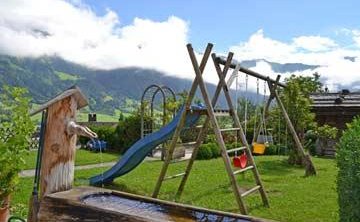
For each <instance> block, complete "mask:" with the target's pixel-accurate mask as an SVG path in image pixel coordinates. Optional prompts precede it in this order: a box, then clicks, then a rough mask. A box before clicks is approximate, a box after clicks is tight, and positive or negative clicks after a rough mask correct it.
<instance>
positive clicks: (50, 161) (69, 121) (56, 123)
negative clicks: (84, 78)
mask: <svg viewBox="0 0 360 222" xmlns="http://www.w3.org/2000/svg"><path fill="white" fill-rule="evenodd" d="M87 104H88V102H87V100H86V98H85V96H84V95H83V94H82V92H81V91H80V89H79V88H78V87H76V86H74V87H72V88H70V89H68V90H66V91H64V92H63V93H61V94H59V95H58V96H56V97H55V98H53V99H51V100H50V101H48V102H47V103H45V104H43V105H42V106H40V107H39V108H38V109H37V110H35V111H33V112H32V113H31V115H34V114H36V113H39V112H41V111H43V110H47V116H48V117H47V122H46V131H45V136H44V149H43V154H42V159H41V171H40V198H39V199H40V202H41V200H42V198H43V197H44V196H45V195H48V194H52V193H56V192H60V191H66V190H69V189H71V187H72V184H73V180H74V168H75V164H74V161H75V152H76V140H77V135H82V136H86V137H89V138H96V137H97V135H96V133H94V132H92V131H91V130H90V129H89V128H87V127H83V126H80V125H78V124H76V113H77V110H78V109H80V108H83V107H84V106H86V105H87Z"/></svg>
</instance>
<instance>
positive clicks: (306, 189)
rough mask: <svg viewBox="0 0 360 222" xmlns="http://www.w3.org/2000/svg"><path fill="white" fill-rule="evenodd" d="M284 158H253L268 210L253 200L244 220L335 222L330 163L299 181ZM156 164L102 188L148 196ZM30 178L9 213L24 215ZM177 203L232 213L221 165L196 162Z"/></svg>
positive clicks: (164, 194)
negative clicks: (268, 201) (265, 195)
mask: <svg viewBox="0 0 360 222" xmlns="http://www.w3.org/2000/svg"><path fill="white" fill-rule="evenodd" d="M285 160H286V157H281V156H262V157H256V162H257V164H258V168H259V171H260V173H261V176H262V179H263V182H264V185H265V188H266V190H267V193H268V195H269V200H270V206H271V207H270V208H266V207H263V206H262V205H261V200H260V198H259V195H252V196H250V197H248V198H247V199H246V203H247V205H248V206H249V209H250V215H253V216H257V217H263V218H270V219H274V220H279V221H338V219H339V218H338V204H337V193H336V183H335V180H336V174H337V168H336V164H335V161H334V160H331V159H320V158H314V163H315V165H316V167H317V170H318V175H317V176H315V177H308V178H305V177H303V175H304V170H303V169H302V168H299V167H294V166H289V165H288V164H287V163H286V161H285ZM161 164H162V163H161V162H160V161H156V162H144V163H143V164H141V165H140V166H139V167H138V168H136V169H135V170H134V171H132V172H131V173H129V174H127V175H125V176H123V177H121V178H118V179H116V180H115V181H114V184H112V185H111V186H108V188H113V189H117V190H123V191H127V192H131V193H136V194H141V195H146V196H150V195H151V193H152V191H153V188H154V186H155V182H156V179H157V177H158V175H159V172H160V168H161ZM184 164H185V163H177V164H173V165H171V167H170V172H169V175H170V174H175V173H179V172H182V171H183V168H184V166H185V165H184ZM103 170H104V169H99V168H98V169H91V170H81V171H76V173H75V174H76V175H75V185H86V184H88V178H89V177H91V176H93V175H96V174H98V173H101V171H103ZM251 178H252V176H251V175H250V173H248V174H246V175H245V177H242V176H239V177H238V179H239V181H240V184H242V185H243V186H249V185H250V184H252V183H251V182H252V181H251ZM31 183H32V179H31V178H26V179H21V183H20V184H21V187H20V189H19V192H16V193H15V194H14V196H13V205H14V207H15V213H17V214H21V215H24V214H26V212H27V210H26V206H27V202H28V197H29V195H30V193H31ZM178 184H179V179H174V180H170V181H167V182H165V183H164V186H163V187H162V189H161V192H160V194H161V195H160V198H161V199H167V200H172V198H173V195H174V193H175V191H176V188H177V186H178ZM180 202H183V203H187V204H193V205H196V206H201V207H207V208H211V209H218V210H224V211H230V212H238V209H237V205H236V202H235V199H234V195H233V193H232V191H231V188H230V184H229V180H228V177H227V175H226V172H225V170H224V164H223V162H222V159H213V160H203V161H196V162H195V164H194V168H193V171H192V173H191V175H190V177H189V181H188V183H187V186H186V187H185V191H184V193H183V196H182V198H181V200H180Z"/></svg>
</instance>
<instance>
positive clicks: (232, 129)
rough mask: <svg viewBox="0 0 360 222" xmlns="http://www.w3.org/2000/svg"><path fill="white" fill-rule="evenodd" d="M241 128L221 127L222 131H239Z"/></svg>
mask: <svg viewBox="0 0 360 222" xmlns="http://www.w3.org/2000/svg"><path fill="white" fill-rule="evenodd" d="M238 130H240V128H227V129H220V131H221V132H227V131H238Z"/></svg>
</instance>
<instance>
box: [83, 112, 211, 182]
mask: <svg viewBox="0 0 360 222" xmlns="http://www.w3.org/2000/svg"><path fill="white" fill-rule="evenodd" d="M191 108H192V109H193V110H196V109H203V108H204V107H202V106H192V107H191ZM183 111H184V109H183V108H181V109H180V111H179V112H178V113H177V115H176V116H175V117H174V119H173V120H172V121H171V122H170V123H169V124H167V125H166V126H164V127H162V128H161V129H160V130H159V131H156V132H154V133H152V134H149V135H147V136H146V137H144V138H143V139H140V140H139V141H137V142H136V143H134V145H132V146H131V147H130V148H129V149H128V150H127V151H126V152H125V154H124V155H123V156H122V158H121V159H120V160H119V162H117V163H116V164H115V165H114V166H113V167H112V168H110V169H109V170H107V171H106V172H104V173H102V174H100V175H97V176H94V177H92V178H90V184H91V185H101V184H106V183H111V182H112V181H113V180H114V179H115V178H116V177H119V176H122V175H124V174H126V173H128V172H130V171H131V170H133V169H134V168H135V167H137V166H138V165H139V164H140V163H141V162H142V161H143V160H144V159H145V157H146V156H147V154H148V153H149V152H151V151H152V150H153V149H155V148H156V147H157V146H158V145H160V144H161V143H164V142H166V141H167V140H168V139H170V137H171V136H172V135H173V133H174V131H175V129H176V126H177V125H178V122H179V121H180V118H181V113H182V112H183ZM199 118H200V116H199V114H198V113H197V112H194V113H189V114H188V115H187V116H186V123H185V126H192V125H193V124H195V123H196V122H197V121H198V120H199Z"/></svg>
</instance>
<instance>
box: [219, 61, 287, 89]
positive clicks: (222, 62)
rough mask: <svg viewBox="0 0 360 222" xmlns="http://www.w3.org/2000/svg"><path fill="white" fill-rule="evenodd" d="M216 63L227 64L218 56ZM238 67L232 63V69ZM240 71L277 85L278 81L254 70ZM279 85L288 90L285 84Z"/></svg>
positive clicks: (244, 69)
mask: <svg viewBox="0 0 360 222" xmlns="http://www.w3.org/2000/svg"><path fill="white" fill-rule="evenodd" d="M216 61H217V62H218V63H219V64H222V65H225V63H226V60H225V59H223V58H222V57H219V56H216ZM236 65H237V63H235V62H233V63H231V65H230V68H232V69H235V67H236ZM239 71H240V72H243V73H246V74H248V75H250V76H253V77H255V78H258V79H262V80H264V81H269V82H271V83H276V80H273V79H271V78H269V77H268V76H264V75H262V74H260V73H257V72H255V71H252V70H250V69H247V68H244V67H240V70H239ZM277 85H279V86H281V87H283V88H286V85H285V84H284V83H280V82H278V83H277Z"/></svg>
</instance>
